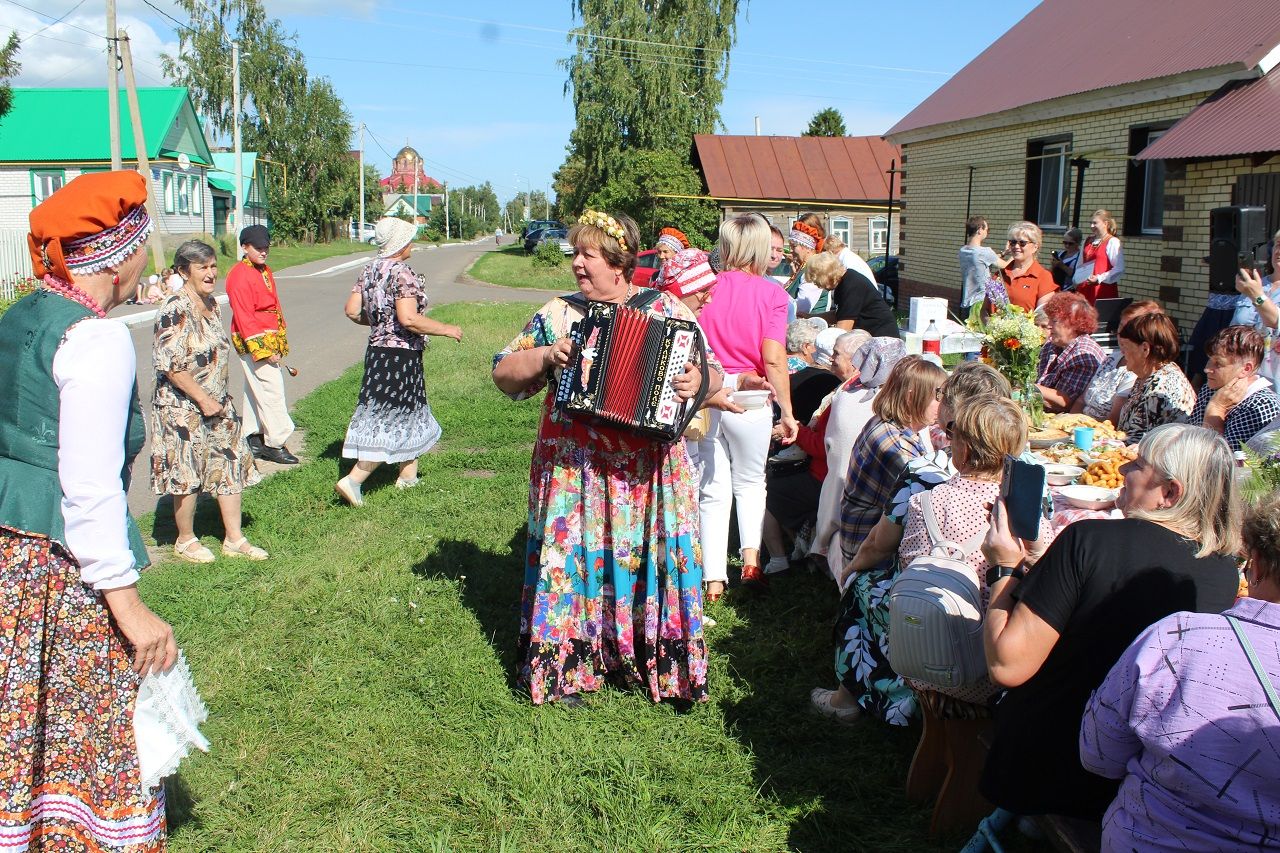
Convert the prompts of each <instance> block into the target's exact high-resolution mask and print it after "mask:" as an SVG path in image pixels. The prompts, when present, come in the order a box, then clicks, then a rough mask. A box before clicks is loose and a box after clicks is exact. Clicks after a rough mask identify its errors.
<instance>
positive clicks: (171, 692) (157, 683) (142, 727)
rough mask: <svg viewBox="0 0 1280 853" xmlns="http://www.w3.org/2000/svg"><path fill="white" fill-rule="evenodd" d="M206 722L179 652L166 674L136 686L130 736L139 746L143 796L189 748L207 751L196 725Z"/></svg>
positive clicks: (169, 772)
mask: <svg viewBox="0 0 1280 853" xmlns="http://www.w3.org/2000/svg"><path fill="white" fill-rule="evenodd" d="M208 718H209V711H208V709H207V708H205V706H204V701H203V700H202V699H201V698H200V694H199V693H198V692H196V685H195V682H193V681H192V680H191V670H190V669H188V668H187V660H186V658H185V657H184V656H183V655H182V653H181V652H179V653H178V662H177V663H176V664H174V665H173V667H172V668H171V669H170V670H169V671H168V672H161V673H152V674H150V675H148V676H146V677H145V678H143V679H142V684H140V685H139V686H138V701H137V703H136V704H135V705H134V709H133V734H134V738H135V739H136V740H137V743H138V770H139V772H140V775H141V776H142V791H143V793H144V794H146V793H147V792H149V791H150V790H151V789H152V788H156V787H158V786H159V785H160V782H161V780H163V779H164V777H166V776H169V775H171V774H172V773H173V772H174V771H176V770H177V769H178V763H179V762H180V761H182V759H184V758H186V756H187V753H188V752H190V751H191V747H193V746H194V747H195V748H196V749H199V750H200V751H201V752H208V751H209V741H208V740H207V739H206V738H205V736H204V735H202V734H200V729H199V725H200V724H201V723H203V722H204V721H205V720H207V719H208Z"/></svg>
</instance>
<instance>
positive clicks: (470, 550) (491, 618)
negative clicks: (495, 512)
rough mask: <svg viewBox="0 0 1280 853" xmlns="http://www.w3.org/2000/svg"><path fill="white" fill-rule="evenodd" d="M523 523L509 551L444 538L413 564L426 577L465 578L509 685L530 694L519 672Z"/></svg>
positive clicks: (466, 594)
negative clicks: (520, 682)
mask: <svg viewBox="0 0 1280 853" xmlns="http://www.w3.org/2000/svg"><path fill="white" fill-rule="evenodd" d="M527 535H528V531H527V529H526V528H525V526H524V525H523V524H521V525H520V526H518V527H517V528H516V529H515V530H514V531H513V532H512V534H511V539H510V541H509V542H508V543H507V548H506V550H505V551H504V552H503V553H498V554H495V553H493V552H491V551H486V550H484V549H482V548H480V547H478V546H477V545H476V544H475V543H474V542H468V541H465V540H457V539H445V540H441V541H440V542H439V544H438V545H437V546H436V548H435V549H434V550H433V551H432V553H431V555H430V556H429V557H427V558H426V559H425V560H421V561H420V562H418V563H417V564H416V565H415V566H414V567H413V570H412V571H413V573H414V574H415V575H419V576H421V577H443V578H450V579H452V580H455V581H460V582H461V583H460V586H461V588H462V600H463V604H465V605H466V607H467V608H468V609H469V610H470V611H471V612H472V613H474V614H475V616H476V618H477V619H479V620H480V625H481V627H482V628H483V629H484V635H485V636H486V637H488V638H489V643H490V645H492V646H493V650H494V652H496V653H497V655H498V660H499V661H501V663H502V670H503V672H504V673H505V675H506V678H507V686H508V687H509V688H510V689H511V691H512V692H513V693H519V694H521V695H523V694H524V690H523V689H522V688H519V687H518V686H517V685H516V678H517V676H518V674H519V673H518V671H517V666H518V662H517V660H516V644H517V642H518V641H519V638H520V596H521V592H522V590H523V588H524V572H523V569H522V566H523V564H524V551H525V540H526V536H527Z"/></svg>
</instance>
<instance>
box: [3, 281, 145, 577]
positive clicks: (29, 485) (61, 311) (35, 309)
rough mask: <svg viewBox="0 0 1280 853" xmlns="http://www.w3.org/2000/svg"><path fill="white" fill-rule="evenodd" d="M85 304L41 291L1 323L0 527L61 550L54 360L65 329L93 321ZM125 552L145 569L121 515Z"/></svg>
mask: <svg viewBox="0 0 1280 853" xmlns="http://www.w3.org/2000/svg"><path fill="white" fill-rule="evenodd" d="M92 316H93V314H92V313H91V312H90V311H89V309H87V308H85V307H84V306H83V305H80V304H78V303H75V302H72V301H71V300H70V299H65V298H63V297H61V296H58V295H56V294H53V293H50V292H49V291H47V290H37V291H36V292H35V293H33V294H31V295H29V296H27V297H24V298H23V299H20V300H19V301H18V302H17V303H15V304H14V305H13V306H12V307H11V308H10V309H9V310H8V311H6V312H5V314H4V316H3V317H0V393H2V394H3V395H4V397H5V400H4V405H0V527H8V528H10V529H13V530H20V531H23V532H26V533H35V534H39V535H41V536H47V537H49V538H50V539H52V540H54V541H55V542H58V543H59V544H61V545H62V546H63V547H66V544H67V540H66V535H65V532H64V530H63V520H62V486H61V484H60V483H59V482H58V410H59V402H60V401H59V398H58V387H57V385H56V384H55V383H54V381H53V357H54V355H55V354H56V353H57V352H58V347H59V346H61V345H62V339H63V336H64V335H65V334H66V332H67V329H69V328H71V326H73V325H74V324H76V323H78V322H79V321H81V320H83V319H85V318H86V317H92ZM146 438H147V432H146V426H145V425H144V423H143V420H142V410H141V408H140V407H139V405H138V386H137V383H135V384H134V387H133V396H132V399H130V401H129V416H128V419H127V421H126V426H125V438H124V470H123V471H121V472H120V479H121V481H122V483H123V484H124V488H125V491H128V489H129V473H130V469H131V468H132V466H133V458H134V457H135V456H137V455H138V452H139V451H140V450H141V449H142V445H143V443H144V442H145V441H146ZM120 522H121V523H122V524H124V525H126V529H127V530H128V535H129V547H130V549H131V550H132V551H133V557H134V560H135V561H136V562H137V565H138V568H142V567H143V566H146V565H149V564H150V562H151V560H150V559H149V558H148V557H147V549H146V546H145V545H144V544H143V542H142V535H141V533H139V531H138V525H137V524H136V523H135V522H134V520H133V518H131V517H130V516H129V513H128V511H127V510H126V511H125V514H124V518H122V519H120Z"/></svg>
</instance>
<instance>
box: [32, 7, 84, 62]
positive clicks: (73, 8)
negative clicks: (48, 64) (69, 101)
mask: <svg viewBox="0 0 1280 853" xmlns="http://www.w3.org/2000/svg"><path fill="white" fill-rule="evenodd" d="M84 2H85V0H80V2H79V3H77V4H76V5H74V6H72V7H71V8H70V9H68V10H67V11H66V12H63V13H62V15H61V17H59V18H57V19H56V20H54V21H53V22H52V23H48V24H45V25H44V26H43V27H41V28H40V29H38V30H36V31H35V32H34V33H32V34H31V36H30V37H31V38H35V37H36V36H38V35H40V34H41V33H42V32H44V31H45V30H47V29H49V27H52V26H55V25H56V24H61V23H62V22H63V21H64V20H66V18H67V16H68V15H70V14H71V13H72V12H74V11H75V10H76V9H79V8H80V7H81V6H83V5H84ZM55 79H56V78H55Z"/></svg>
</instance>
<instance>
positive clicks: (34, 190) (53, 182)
mask: <svg viewBox="0 0 1280 853" xmlns="http://www.w3.org/2000/svg"><path fill="white" fill-rule="evenodd" d="M66 183H67V172H66V170H65V169H32V170H31V200H32V203H31V206H32V207H33V208H34V207H35V206H36V205H38V204H39V203H40V202H42V201H44V200H45V199H46V198H48V197H49V196H51V195H53V194H54V193H55V192H57V191H58V190H60V189H62V188H63V186H65V185H66Z"/></svg>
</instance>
